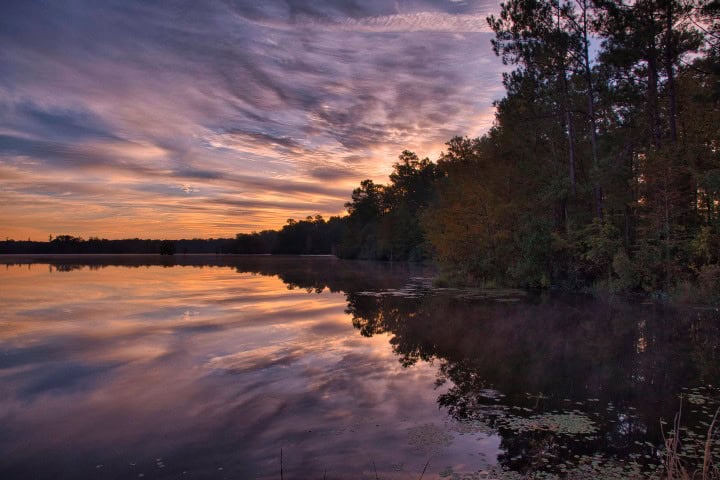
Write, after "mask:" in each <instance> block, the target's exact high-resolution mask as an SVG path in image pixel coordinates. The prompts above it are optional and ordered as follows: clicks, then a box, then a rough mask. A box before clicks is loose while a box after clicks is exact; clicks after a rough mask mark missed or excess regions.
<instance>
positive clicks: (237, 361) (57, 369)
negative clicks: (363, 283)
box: [0, 264, 498, 478]
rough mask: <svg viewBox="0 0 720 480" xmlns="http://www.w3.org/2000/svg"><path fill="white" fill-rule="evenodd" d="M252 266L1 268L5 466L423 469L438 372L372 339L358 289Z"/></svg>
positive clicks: (257, 473) (54, 470) (64, 474)
mask: <svg viewBox="0 0 720 480" xmlns="http://www.w3.org/2000/svg"><path fill="white" fill-rule="evenodd" d="M323 268H326V267H323ZM63 270H66V271H63ZM241 270H242V269H241V268H240V267H238V268H231V267H227V266H225V267H205V268H197V267H192V266H173V267H171V268H168V267H165V266H160V265H150V266H140V267H138V268H128V267H125V266H105V267H103V268H95V269H90V268H87V267H84V268H77V269H74V268H66V267H62V268H60V269H58V268H57V267H55V266H52V265H47V264H33V265H30V266H29V265H8V266H6V267H4V268H3V271H2V273H1V274H0V303H2V305H3V314H2V319H1V320H0V383H1V384H2V388H1V389H0V425H1V426H2V428H1V429H0V451H2V452H4V453H3V455H2V460H0V477H2V478H24V477H33V478H85V477H93V478H137V477H138V476H139V475H143V476H144V477H145V478H170V477H172V478H177V477H178V476H179V475H183V473H184V474H185V475H192V476H194V477H195V478H199V477H207V476H211V477H216V478H279V467H280V463H279V462H280V450H281V449H282V450H283V468H284V472H285V475H287V477H286V478H309V477H317V478H322V476H323V474H324V472H327V474H328V475H329V478H337V477H348V478H360V477H362V475H363V474H368V475H370V473H371V472H372V474H373V475H374V468H375V467H376V468H377V470H378V472H379V474H380V475H381V477H382V478H407V477H408V475H410V474H412V475H415V473H418V474H419V472H420V471H422V468H423V466H424V465H425V463H426V461H427V460H428V458H429V457H430V456H431V455H432V454H433V453H434V451H435V450H436V449H438V448H442V446H439V445H435V446H434V445H433V444H432V442H430V444H428V445H418V444H417V442H415V443H412V441H410V440H412V439H410V440H409V437H408V432H409V431H412V429H413V428H417V427H418V426H421V427H422V426H423V425H429V424H433V425H440V426H442V424H443V422H444V421H445V420H446V415H445V414H444V413H442V412H441V411H439V409H438V406H437V403H436V399H437V396H438V394H439V393H442V391H443V389H442V388H439V389H438V388H436V387H435V386H434V385H435V380H436V371H435V369H434V368H433V367H432V366H431V365H429V364H418V365H415V366H413V367H412V368H403V367H402V366H401V365H400V363H399V362H398V359H397V357H396V356H395V355H394V353H393V351H392V348H391V346H390V345H389V342H388V335H385V334H383V335H376V336H373V337H372V338H366V337H363V336H361V335H359V334H358V331H357V330H356V329H355V328H354V327H353V324H352V318H351V316H350V315H349V314H348V313H346V309H347V301H346V297H345V294H344V293H342V292H330V291H329V289H328V288H323V289H322V291H321V292H320V293H317V292H316V291H315V290H313V291H311V292H308V290H307V289H302V288H293V289H291V288H289V287H288V285H287V283H285V282H284V281H282V280H281V279H280V278H278V277H277V276H269V275H259V274H256V273H247V272H242V271H241ZM399 277H400V278H401V277H402V275H399ZM316 290H317V289H316ZM464 444H467V445H464ZM497 444H498V440H497V439H496V438H493V437H492V436H490V437H488V438H486V439H485V440H481V441H478V439H476V438H469V437H468V438H464V437H461V436H458V438H457V439H456V440H455V445H454V448H453V450H452V452H450V451H446V458H445V459H444V461H445V463H448V462H449V463H448V464H464V463H466V462H467V461H468V460H469V459H473V457H475V458H477V455H476V454H477V453H478V449H484V451H485V453H486V454H487V455H489V456H490V457H492V455H493V454H495V453H496V450H497ZM373 463H374V465H375V467H373Z"/></svg>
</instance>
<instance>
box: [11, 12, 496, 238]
mask: <svg viewBox="0 0 720 480" xmlns="http://www.w3.org/2000/svg"><path fill="white" fill-rule="evenodd" d="M498 5H499V2H495V1H486V0H481V1H467V2H454V1H439V0H427V1H423V0H418V1H406V2H357V3H356V2H346V1H330V0H327V1H323V2H311V3H308V2H294V1H287V2H284V1H271V2H260V3H256V2H226V3H213V4H207V3H197V4H196V3H187V4H166V5H164V6H161V5H153V4H149V3H147V2H137V3H134V2H72V3H65V2H61V3H49V4H42V5H40V4H31V3H29V2H16V3H10V4H5V5H3V15H1V16H0V42H1V43H2V45H3V46H2V48H1V49H0V61H2V64H3V68H2V70H1V71H0V179H2V186H1V187H0V202H2V205H3V207H2V209H0V225H1V226H2V227H1V228H0V237H2V238H3V239H5V238H6V237H9V238H16V239H27V238H28V237H31V238H32V239H33V240H45V239H47V237H48V235H51V234H52V235H58V234H72V235H77V236H82V237H85V238H87V237H90V236H99V237H105V238H127V237H143V238H145V237H153V238H191V237H230V236H234V235H235V234H236V233H240V232H250V231H254V230H262V229H266V228H277V227H279V226H282V225H283V224H284V223H285V221H286V219H288V218H304V217H306V216H307V215H315V214H317V213H319V214H322V215H324V216H329V215H337V214H342V213H343V212H344V206H343V205H344V203H345V202H346V201H348V199H349V196H350V192H351V191H352V189H353V188H354V187H356V186H357V185H358V183H359V182H360V181H361V180H363V179H365V178H372V179H373V180H375V181H379V182H385V181H386V179H387V175H388V174H389V173H390V171H391V166H392V164H393V163H394V162H395V161H396V159H397V156H398V154H399V153H400V152H401V151H402V150H404V149H410V150H414V151H415V152H416V153H417V154H418V155H420V156H421V157H424V156H428V157H430V158H431V159H436V158H437V156H438V155H439V153H440V152H441V151H442V150H443V148H444V147H443V145H444V142H445V141H447V140H448V139H449V138H451V137H452V136H454V135H468V136H477V135H480V134H482V133H484V132H485V131H486V130H487V128H488V127H489V126H490V124H491V122H492V118H493V108H492V102H493V100H496V99H498V98H500V97H501V96H502V94H503V89H502V85H501V71H502V69H503V66H502V65H501V62H500V61H499V60H498V59H497V58H496V57H495V56H494V55H493V53H492V50H491V47H490V39H491V37H492V33H490V32H489V30H488V28H487V24H486V22H485V16H486V15H487V14H489V13H492V12H495V11H497V9H498V8H499V7H498Z"/></svg>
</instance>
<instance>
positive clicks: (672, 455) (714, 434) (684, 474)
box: [660, 401, 720, 480]
mask: <svg viewBox="0 0 720 480" xmlns="http://www.w3.org/2000/svg"><path fill="white" fill-rule="evenodd" d="M718 415H720V408H718V409H717V411H716V412H715V415H714V416H713V419H712V422H711V423H710V426H709V427H708V430H707V435H706V438H705V443H704V448H703V457H702V466H695V468H692V467H691V468H688V467H687V466H686V465H685V462H683V460H682V458H681V455H680V452H679V451H678V448H679V446H680V441H681V440H680V419H681V418H682V401H681V402H680V410H679V411H678V413H677V415H675V419H674V421H673V430H672V435H671V436H670V437H667V436H665V433H664V432H663V438H664V439H665V448H666V453H665V470H664V472H663V473H662V475H661V477H660V478H661V479H667V480H720V468H718V465H717V464H716V463H715V462H714V459H713V454H712V446H713V443H714V442H717V441H720V438H719V437H718V428H717V421H718Z"/></svg>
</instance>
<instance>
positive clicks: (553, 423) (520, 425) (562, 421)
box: [499, 412, 598, 435]
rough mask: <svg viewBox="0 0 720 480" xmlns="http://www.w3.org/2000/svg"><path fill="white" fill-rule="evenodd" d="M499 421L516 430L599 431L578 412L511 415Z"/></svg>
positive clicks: (569, 432)
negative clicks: (527, 415) (526, 415)
mask: <svg viewBox="0 0 720 480" xmlns="http://www.w3.org/2000/svg"><path fill="white" fill-rule="evenodd" d="M499 423H501V425H502V426H503V427H506V428H509V429H511V430H514V431H516V432H529V431H538V430H543V431H548V432H553V433H557V434H559V435H592V434H594V433H596V432H597V431H598V428H597V427H596V426H595V423H593V421H592V420H590V419H589V418H588V417H586V416H585V415H583V414H581V413H577V412H569V413H545V414H541V415H533V416H530V417H509V418H505V419H501V420H500V422H499Z"/></svg>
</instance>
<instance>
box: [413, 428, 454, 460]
mask: <svg viewBox="0 0 720 480" xmlns="http://www.w3.org/2000/svg"><path fill="white" fill-rule="evenodd" d="M407 435H408V443H409V444H410V445H412V446H413V447H415V448H416V449H418V450H420V451H422V452H426V453H434V452H437V451H439V450H440V449H442V448H444V447H447V446H449V445H450V444H451V443H452V440H453V436H452V435H451V434H450V433H448V432H447V430H445V429H444V428H442V427H439V426H437V425H435V424H434V423H426V424H424V425H418V426H416V427H412V428H408V430H407Z"/></svg>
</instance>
